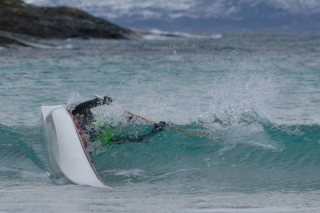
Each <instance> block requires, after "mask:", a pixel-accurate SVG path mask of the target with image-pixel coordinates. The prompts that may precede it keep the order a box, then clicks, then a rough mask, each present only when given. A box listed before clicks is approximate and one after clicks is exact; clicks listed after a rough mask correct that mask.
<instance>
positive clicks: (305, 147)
mask: <svg viewBox="0 0 320 213" xmlns="http://www.w3.org/2000/svg"><path fill="white" fill-rule="evenodd" d="M183 36H184V37H180V38H167V37H162V36H148V37H146V38H145V39H141V40H103V39H86V40H83V39H67V40H47V41H41V42H44V43H50V44H55V45H56V47H54V48H43V49H41V48H28V47H24V48H11V49H7V48H1V49H0V100H1V101H0V109H1V111H0V198H1V199H0V212H132V213H136V212H145V213H149V212H159V213H160V212H161V213H162V212H170V213H171V212H199V213H210V212H214V213H216V212H241V213H242V212H319V211H320V109H319V107H320V34H308V33H304V34H302V33H301V34H221V35H213V36H192V35H189V36H186V35H183ZM95 94H97V95H100V96H104V95H107V96H110V97H111V98H112V99H113V102H114V103H115V105H114V106H101V107H99V108H96V109H95V110H94V112H95V113H96V116H97V118H99V119H112V120H113V122H116V123H119V124H120V126H121V127H119V128H120V129H121V128H122V129H123V131H124V133H125V134H127V135H135V134H136V135H137V134H141V133H147V132H149V131H151V129H152V128H153V126H152V124H150V123H146V122H144V121H142V120H139V119H136V120H134V122H131V123H126V122H124V119H123V114H124V113H123V111H122V110H121V108H120V107H123V108H126V109H129V110H131V111H133V112H135V113H138V114H140V115H142V116H144V117H147V118H150V119H152V120H155V121H165V122H167V123H169V124H170V125H176V126H179V127H181V128H184V129H187V130H188V131H190V132H192V133H194V132H196V133H197V134H185V133H184V132H181V131H176V130H174V129H170V128H166V129H165V130H164V131H162V132H161V133H159V134H157V135H156V136H154V137H152V138H151V139H150V140H148V141H144V142H143V143H125V144H121V145H119V144H108V145H106V146H103V147H102V146H101V145H100V143H99V141H96V142H94V143H92V144H90V145H89V147H90V151H91V156H92V158H93V161H94V164H95V166H96V168H97V170H98V172H99V174H100V175H101V177H102V179H103V180H104V181H105V182H106V183H107V184H108V185H109V186H111V187H114V189H104V188H95V187H90V186H79V185H74V184H72V183H70V182H68V181H67V180H66V179H65V178H63V177H62V178H61V177H58V176H57V175H56V174H55V173H54V172H53V169H52V166H51V162H50V160H49V157H48V150H47V140H48V138H47V134H46V129H45V125H44V123H43V121H42V117H41V109H40V108H41V106H44V105H47V106H50V105H58V104H72V103H75V102H80V101H86V100H90V99H92V98H94V95H95Z"/></svg>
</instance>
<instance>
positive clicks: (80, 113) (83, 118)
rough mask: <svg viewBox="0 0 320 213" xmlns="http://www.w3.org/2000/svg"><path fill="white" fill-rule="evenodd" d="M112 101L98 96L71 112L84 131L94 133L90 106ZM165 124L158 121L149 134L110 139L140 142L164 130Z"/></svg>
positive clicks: (119, 142) (123, 141)
mask: <svg viewBox="0 0 320 213" xmlns="http://www.w3.org/2000/svg"><path fill="white" fill-rule="evenodd" d="M107 101H109V102H112V99H111V98H109V97H106V96H105V97H104V100H103V101H102V100H100V99H98V98H95V99H92V100H89V101H86V102H83V103H81V104H79V105H77V106H76V107H75V109H74V110H73V111H72V114H73V115H74V116H75V117H76V118H77V120H78V122H79V123H80V126H81V128H82V129H83V130H84V132H85V133H86V134H88V135H90V136H93V135H96V134H97V133H96V129H95V128H94V127H93V126H92V122H93V121H94V116H93V114H92V112H91V110H90V109H91V108H94V107H97V106H101V105H103V104H108V102H107ZM166 125H167V124H166V123H165V122H163V121H160V122H159V123H158V124H155V125H154V128H153V129H152V131H151V132H150V133H149V134H145V135H139V136H116V137H114V138H112V139H111V140H110V141H111V142H114V143H117V144H121V143H125V142H127V141H128V142H142V141H143V140H148V139H150V138H151V137H152V136H154V135H155V134H156V133H158V132H160V131H162V130H164V128H165V126H166Z"/></svg>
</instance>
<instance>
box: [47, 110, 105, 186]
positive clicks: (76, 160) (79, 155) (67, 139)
mask: <svg viewBox="0 0 320 213" xmlns="http://www.w3.org/2000/svg"><path fill="white" fill-rule="evenodd" d="M41 111H42V116H43V120H44V123H45V124H46V126H47V129H48V135H49V140H48V143H49V147H48V151H49V154H50V156H51V157H50V158H51V161H53V162H52V164H53V165H56V167H57V168H56V169H59V170H60V172H61V173H62V174H63V175H64V176H65V177H66V178H67V179H68V180H70V181H71V182H72V183H75V184H78V185H89V186H95V187H108V186H107V185H105V184H104V182H103V181H102V180H101V179H100V177H99V175H98V174H97V172H96V170H95V168H94V165H93V164H92V163H91V162H90V161H91V159H90V157H89V156H88V153H87V151H86V150H85V149H86V148H84V146H83V145H82V141H81V139H80V136H79V134H78V132H77V130H76V127H75V124H74V122H73V120H72V117H71V116H70V114H69V112H68V111H67V110H66V108H65V107H64V106H62V105H56V106H42V107H41ZM56 172H59V171H56ZM108 188H111V187H108Z"/></svg>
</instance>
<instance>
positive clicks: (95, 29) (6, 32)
mask: <svg viewBox="0 0 320 213" xmlns="http://www.w3.org/2000/svg"><path fill="white" fill-rule="evenodd" d="M0 30H1V32H0V45H1V46H7V45H11V44H16V45H22V46H29V45H28V43H30V42H28V41H27V42H24V41H23V39H21V35H27V36H29V37H35V38H38V39H64V38H106V39H128V38H134V37H139V33H137V32H135V31H133V30H130V29H126V28H122V27H119V26H117V25H115V24H112V23H110V22H108V21H106V20H104V19H100V18H96V17H94V16H92V15H90V14H88V13H86V12H84V11H82V10H79V9H75V8H71V7H66V6H63V7H36V6H34V5H30V4H26V3H24V2H22V1H21V0H0Z"/></svg>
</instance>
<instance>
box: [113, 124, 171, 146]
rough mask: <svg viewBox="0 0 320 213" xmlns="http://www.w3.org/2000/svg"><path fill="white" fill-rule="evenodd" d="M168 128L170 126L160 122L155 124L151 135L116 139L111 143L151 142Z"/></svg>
mask: <svg viewBox="0 0 320 213" xmlns="http://www.w3.org/2000/svg"><path fill="white" fill-rule="evenodd" d="M166 126H168V124H167V123H166V122H164V121H160V122H159V123H156V124H154V128H153V130H152V131H151V132H150V133H149V134H145V135H140V136H137V137H132V136H124V137H114V138H112V139H111V140H110V141H112V142H114V143H117V144H123V143H125V142H126V141H129V142H139V143H140V142H142V141H143V140H149V139H150V138H151V137H153V136H154V135H156V134H157V133H159V132H161V131H163V130H164V128H165V127H166Z"/></svg>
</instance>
